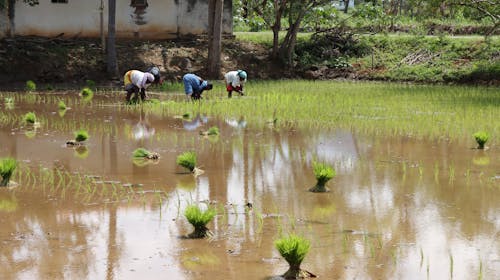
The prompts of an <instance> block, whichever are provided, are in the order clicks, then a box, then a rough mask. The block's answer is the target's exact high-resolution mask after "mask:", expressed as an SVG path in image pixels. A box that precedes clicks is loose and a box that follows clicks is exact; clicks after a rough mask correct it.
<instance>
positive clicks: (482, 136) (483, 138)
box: [473, 131, 490, 150]
mask: <svg viewBox="0 0 500 280" xmlns="http://www.w3.org/2000/svg"><path fill="white" fill-rule="evenodd" d="M473 136H474V139H476V143H477V148H478V149H481V150H482V149H484V144H486V142H488V140H489V138H490V135H489V134H488V133H487V132H485V131H478V132H476V133H474V134H473Z"/></svg>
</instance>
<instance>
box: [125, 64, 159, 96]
mask: <svg viewBox="0 0 500 280" xmlns="http://www.w3.org/2000/svg"><path fill="white" fill-rule="evenodd" d="M123 83H124V87H125V91H126V92H127V97H126V101H127V102H130V99H131V97H132V94H134V97H135V98H137V99H138V98H139V96H138V95H139V92H140V98H141V100H142V101H144V100H145V99H146V88H147V87H148V86H149V85H151V84H152V83H160V84H161V78H160V70H159V69H158V67H150V68H149V69H148V71H146V72H142V71H139V70H129V71H127V73H125V75H124V76H123Z"/></svg>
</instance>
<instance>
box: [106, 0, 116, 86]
mask: <svg viewBox="0 0 500 280" xmlns="http://www.w3.org/2000/svg"><path fill="white" fill-rule="evenodd" d="M115 21H116V0H108V46H107V54H108V56H107V64H108V65H107V72H108V75H109V77H110V78H118V64H117V60H116V45H115V40H116V35H115Z"/></svg>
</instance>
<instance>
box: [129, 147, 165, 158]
mask: <svg viewBox="0 0 500 280" xmlns="http://www.w3.org/2000/svg"><path fill="white" fill-rule="evenodd" d="M132 156H133V157H134V158H146V159H159V158H160V155H159V154H158V153H155V152H150V151H148V150H147V149H145V148H137V149H135V150H134V152H133V154H132Z"/></svg>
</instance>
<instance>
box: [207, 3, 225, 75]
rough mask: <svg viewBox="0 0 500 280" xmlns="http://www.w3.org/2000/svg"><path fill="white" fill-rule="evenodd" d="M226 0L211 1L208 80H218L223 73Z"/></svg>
mask: <svg viewBox="0 0 500 280" xmlns="http://www.w3.org/2000/svg"><path fill="white" fill-rule="evenodd" d="M223 9H224V0H210V1H209V6H208V25H209V29H208V78H209V79H218V78H219V76H220V72H221V50H222V42H221V41H222V13H223Z"/></svg>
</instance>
